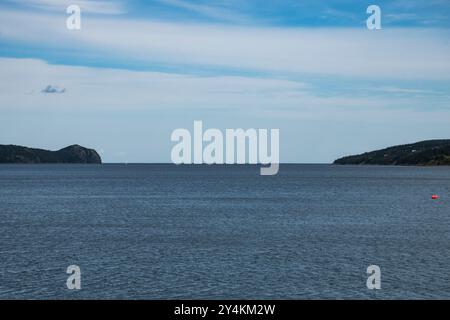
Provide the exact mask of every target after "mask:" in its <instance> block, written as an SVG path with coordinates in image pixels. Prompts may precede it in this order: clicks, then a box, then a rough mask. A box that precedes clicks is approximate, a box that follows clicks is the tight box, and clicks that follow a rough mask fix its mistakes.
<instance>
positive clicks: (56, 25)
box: [0, 10, 450, 80]
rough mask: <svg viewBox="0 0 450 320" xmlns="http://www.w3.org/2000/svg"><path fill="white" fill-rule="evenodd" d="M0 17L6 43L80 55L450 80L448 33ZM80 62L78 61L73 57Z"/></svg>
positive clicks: (2, 14)
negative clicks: (77, 24) (73, 26)
mask: <svg viewBox="0 0 450 320" xmlns="http://www.w3.org/2000/svg"><path fill="white" fill-rule="evenodd" d="M64 18H65V16H64V15H61V16H56V15H42V14H41V15H37V14H33V13H23V12H17V11H8V10H3V11H1V12H0V30H1V31H2V37H3V38H4V39H6V40H12V41H19V42H21V43H27V44H33V45H37V46H41V47H44V48H46V49H52V50H62V49H64V50H68V51H70V50H72V49H76V50H77V52H78V54H79V57H80V56H81V57H82V55H83V54H86V55H89V56H96V57H101V56H105V57H108V58H110V59H115V58H116V59H120V60H121V61H123V60H125V61H128V62H136V63H151V64H155V63H165V64H174V65H194V66H198V65H201V66H204V67H224V68H238V69H239V68H240V69H251V70H257V71H269V72H293V73H306V74H320V75H338V76H350V77H365V78H399V79H447V80H448V79H450V59H448V57H449V56H450V42H448V41H447V39H448V31H447V30H436V29H420V28H412V29H384V30H380V31H369V30H367V29H366V28H361V29H286V28H267V27H265V28H263V27H261V28H253V27H231V26H221V25H203V24H181V23H162V22H154V21H153V22H152V21H139V20H126V19H101V18H93V17H86V18H84V20H83V28H82V30H80V31H77V32H71V31H69V30H66V28H65V20H64ZM79 57H78V58H79Z"/></svg>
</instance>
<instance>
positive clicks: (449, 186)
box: [0, 164, 450, 299]
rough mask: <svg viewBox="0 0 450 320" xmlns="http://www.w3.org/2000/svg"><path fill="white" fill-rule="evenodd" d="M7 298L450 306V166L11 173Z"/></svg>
mask: <svg viewBox="0 0 450 320" xmlns="http://www.w3.org/2000/svg"><path fill="white" fill-rule="evenodd" d="M432 194H438V195H440V196H441V198H440V199H439V200H431V195H432ZM372 264H375V265H378V266H379V267H380V268H381V290H368V289H367V287H366V280H367V277H368V275H367V273H366V269H367V267H368V266H369V265H372ZM69 265H78V266H79V267H80V268H81V287H82V288H81V290H68V289H67V287H66V280H67V277H68V276H69V275H68V274H66V269H67V267H68V266H69ZM0 298H1V299H16V298H26V299H85V298H94V299H348V298H355V299H394V298H400V299H430V298H440V299H449V298H450V168H448V167H447V168H445V167H440V168H427V167H381V166H380V167H376V166H374V167H366V166H360V167H357V166H332V165H281V167H280V172H279V174H278V175H277V176H260V175H259V167H257V166H175V165H107V164H106V165H1V166H0Z"/></svg>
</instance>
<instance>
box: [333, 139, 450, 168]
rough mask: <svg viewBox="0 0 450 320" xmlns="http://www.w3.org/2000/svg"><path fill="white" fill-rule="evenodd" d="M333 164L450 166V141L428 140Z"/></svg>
mask: <svg viewBox="0 0 450 320" xmlns="http://www.w3.org/2000/svg"><path fill="white" fill-rule="evenodd" d="M334 164H369V165H371V164H373V165H418V166H440V165H450V140H428V141H421V142H417V143H413V144H405V145H400V146H394V147H390V148H386V149H382V150H377V151H372V152H366V153H363V154H360V155H354V156H347V157H343V158H340V159H337V160H335V161H334Z"/></svg>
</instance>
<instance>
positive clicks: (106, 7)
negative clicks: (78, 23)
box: [8, 0, 126, 15]
mask: <svg viewBox="0 0 450 320" xmlns="http://www.w3.org/2000/svg"><path fill="white" fill-rule="evenodd" d="M8 1H9V2H11V3H16V4H19V5H21V6H25V7H33V8H38V9H41V10H46V11H59V12H65V9H66V8H67V7H68V6H69V5H72V4H76V5H78V6H80V8H81V10H82V12H87V13H94V14H112V15H117V14H123V13H126V8H125V4H124V3H123V2H122V1H119V0H111V1H106V0H77V1H74V0H8Z"/></svg>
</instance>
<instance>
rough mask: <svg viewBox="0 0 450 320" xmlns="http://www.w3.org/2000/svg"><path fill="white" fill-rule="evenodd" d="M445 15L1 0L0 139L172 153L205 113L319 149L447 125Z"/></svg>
mask: <svg viewBox="0 0 450 320" xmlns="http://www.w3.org/2000/svg"><path fill="white" fill-rule="evenodd" d="M69 4H78V5H80V7H81V10H82V28H81V30H78V31H71V30H67V29H66V27H65V20H66V18H67V17H68V15H67V14H66V12H65V9H66V7H67V6H68V5H69ZM370 4H376V5H378V6H380V8H381V12H382V30H372V31H370V30H368V29H367V28H366V19H367V17H368V14H367V13H366V8H367V7H368V6H369V5H370ZM449 18H450V2H449V1H445V0H431V1H403V0H400V1H392V0H391V1H357V0H352V1H350V0H341V1H336V0H331V1H318V0H315V1H312V0H308V1H300V0H299V1H291V0H289V1H256V0H239V1H238V0H210V1H187V0H155V1H120V0H117V1H95V0H94V1H89V0H83V1H72V0H70V1H65V0H58V1H56V0H29V1H25V0H7V1H3V2H2V3H1V4H0V70H1V71H2V75H1V77H0V81H1V83H0V143H2V144H9V143H13V144H21V145H28V146H33V147H44V148H50V149H58V148H61V147H64V146H66V145H69V144H72V143H79V144H83V145H86V146H89V147H93V148H96V149H97V150H101V152H102V156H103V158H104V160H105V161H107V162H124V161H126V162H169V161H170V150H171V147H172V142H171V141H170V133H171V132H172V131H173V130H174V129H176V128H180V127H185V128H189V129H191V128H192V123H193V121H194V120H203V122H204V125H205V126H206V127H216V128H219V129H225V128H239V127H242V128H252V127H260V128H279V129H280V138H281V141H280V142H281V161H282V162H331V161H332V160H333V159H334V158H336V157H339V156H342V155H345V154H350V153H355V152H363V151H366V150H370V149H372V148H379V147H380V148H381V147H384V146H388V145H392V144H398V143H408V142H413V141H416V140H424V139H432V138H449V137H450V105H449V101H450V99H449V98H450V59H449V57H450V37H449V35H450V30H449V29H450V19H449ZM48 86H51V87H50V89H51V90H44V89H46V88H48Z"/></svg>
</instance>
